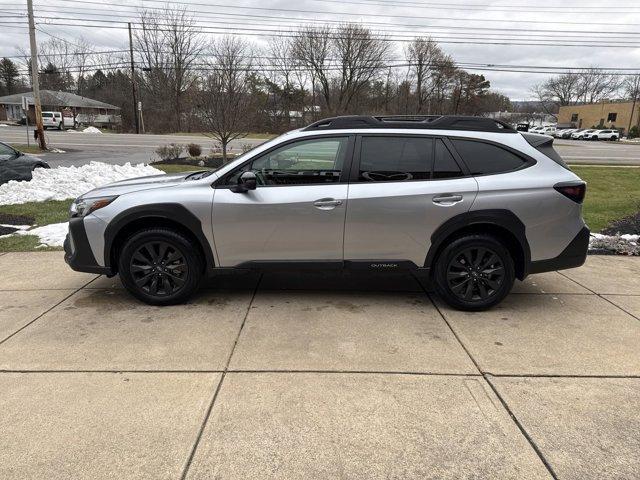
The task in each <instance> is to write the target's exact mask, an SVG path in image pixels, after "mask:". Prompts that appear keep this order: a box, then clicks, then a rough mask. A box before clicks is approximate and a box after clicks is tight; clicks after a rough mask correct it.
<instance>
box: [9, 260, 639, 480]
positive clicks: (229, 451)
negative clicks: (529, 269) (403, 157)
mask: <svg viewBox="0 0 640 480" xmlns="http://www.w3.org/2000/svg"><path fill="white" fill-rule="evenodd" d="M0 271H1V272H2V275H1V276H0V392H2V393H1V394H0V412H2V414H0V443H1V444H2V445H3V447H2V448H0V478H21V479H22V478H74V479H78V478H87V479H100V478H114V479H129V478H153V479H160V478H167V479H180V478H188V479H213V478H216V479H217V478H220V479H253V478H255V479H262V478H280V479H287V480H288V479H298V478H299V479H303V478H304V479H313V478H317V479H329V478H349V479H377V478H380V479H387V478H398V479H407V478H416V479H425V478H434V479H435V478H438V479H441V478H451V479H459V478H499V479H505V478H513V479H528V478H532V479H533V478H553V476H555V477H556V478H562V479H591V478H592V479H604V478H637V475H638V472H640V457H639V456H638V451H639V450H640V413H638V405H640V347H639V346H640V258H626V257H609V256H606V257H598V256H596V257H589V259H588V262H587V264H586V265H585V266H584V267H581V268H579V269H575V270H569V271H564V272H562V273H559V272H552V273H548V274H541V275H536V276H532V277H529V278H528V279H527V280H526V281H525V282H518V285H516V287H515V288H514V293H513V294H512V295H510V296H509V297H508V298H507V299H506V300H505V302H504V303H503V304H501V305H500V306H499V307H498V308H496V309H494V310H492V311H489V312H483V313H464V312H458V311H454V310H451V309H450V308H448V307H446V306H444V305H443V304H441V303H440V302H439V301H438V299H437V298H436V297H435V296H433V295H432V294H431V293H429V292H427V291H426V290H425V289H424V286H423V285H422V284H421V283H420V282H419V281H418V280H416V279H415V278H413V277H411V276H382V275H380V276H373V277H360V276H355V275H333V274H332V275H330V276H329V275H322V274H306V275H289V276H286V275H275V274H271V275H264V276H258V275H253V274H238V275H224V276H219V277H216V278H215V279H212V280H211V281H210V282H208V284H207V285H206V288H204V289H202V291H201V292H200V294H199V295H197V296H196V298H194V300H193V301H192V302H191V303H189V304H188V305H183V306H176V307H165V308H157V307H150V306H146V305H144V304H141V303H139V302H137V301H135V300H133V299H132V298H131V297H130V296H128V295H127V294H126V293H125V292H124V291H123V290H122V288H121V286H120V285H119V282H118V280H117V278H114V279H107V278H105V277H96V276H95V275H89V274H80V273H75V272H72V271H71V270H70V269H68V267H67V266H66V265H65V264H64V262H63V260H62V253H61V252H37V253H7V254H0Z"/></svg>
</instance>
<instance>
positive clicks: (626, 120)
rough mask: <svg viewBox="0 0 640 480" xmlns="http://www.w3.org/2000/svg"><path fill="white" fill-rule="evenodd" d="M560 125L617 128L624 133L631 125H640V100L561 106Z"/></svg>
mask: <svg viewBox="0 0 640 480" xmlns="http://www.w3.org/2000/svg"><path fill="white" fill-rule="evenodd" d="M558 125H566V126H572V127H575V128H591V127H602V128H617V129H618V130H621V131H622V132H623V133H626V132H627V130H628V129H629V125H631V126H634V125H640V102H636V104H635V107H634V104H633V102H601V103H591V104H585V105H568V106H565V107H560V112H559V113H558Z"/></svg>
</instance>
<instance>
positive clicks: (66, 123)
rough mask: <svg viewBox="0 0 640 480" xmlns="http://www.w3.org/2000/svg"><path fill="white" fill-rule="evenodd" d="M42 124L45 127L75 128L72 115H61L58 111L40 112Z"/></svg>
mask: <svg viewBox="0 0 640 480" xmlns="http://www.w3.org/2000/svg"><path fill="white" fill-rule="evenodd" d="M42 126H43V127H44V129H45V130H46V129H47V128H57V129H58V130H62V129H64V128H75V126H76V122H75V119H74V118H73V117H68V116H64V115H62V113H60V112H42Z"/></svg>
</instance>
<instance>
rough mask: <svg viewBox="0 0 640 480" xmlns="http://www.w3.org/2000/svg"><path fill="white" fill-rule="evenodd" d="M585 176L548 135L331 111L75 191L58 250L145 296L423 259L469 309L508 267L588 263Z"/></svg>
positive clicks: (503, 290) (169, 300) (521, 269)
mask: <svg viewBox="0 0 640 480" xmlns="http://www.w3.org/2000/svg"><path fill="white" fill-rule="evenodd" d="M585 189H586V187H585V183H584V182H583V181H582V180H581V179H580V178H579V177H578V176H577V175H576V174H575V173H573V172H572V171H571V170H570V169H569V168H568V167H567V165H566V164H565V163H564V162H563V160H562V159H561V158H560V156H559V155H558V154H557V152H556V151H555V150H554V149H553V138H551V137H548V136H546V135H534V134H529V133H520V132H518V131H516V130H515V129H514V128H513V127H511V126H509V125H508V124H506V123H503V122H500V121H496V120H493V119H489V118H476V117H460V116H441V117H435V118H434V117H424V118H422V117H411V120H409V119H407V118H405V117H367V116H359V117H358V116H356V117H336V118H330V119H326V120H321V121H319V122H316V123H313V124H311V125H309V126H308V127H306V128H303V129H300V130H296V131H293V132H290V133H288V134H285V135H282V136H280V137H277V138H275V139H273V140H271V141H268V142H266V143H264V144H262V145H260V146H259V147H257V148H255V149H253V150H252V151H250V152H247V153H246V154H244V155H243V156H241V157H239V158H237V159H235V160H234V161H232V162H231V163H229V164H227V165H225V166H223V167H221V168H220V169H219V170H217V171H215V172H212V171H207V172H195V173H193V172H192V173H184V174H175V175H159V176H153V177H146V178H137V179H132V180H125V181H120V182H116V183H112V184H111V185H108V186H105V187H101V188H98V189H95V190H92V191H90V192H87V193H86V194H84V195H82V196H81V197H79V198H77V199H76V200H75V201H74V202H73V204H72V206H71V210H70V217H71V218H70V221H69V235H68V237H67V240H66V241H65V252H66V253H65V258H66V261H67V262H68V263H69V265H70V266H71V268H73V269H75V270H78V271H83V272H93V273H101V274H106V275H110V276H111V275H115V274H119V275H120V278H121V280H122V283H123V285H124V286H125V287H126V288H127V290H128V291H129V292H130V293H132V294H133V295H134V296H136V297H137V298H139V299H140V300H142V301H144V302H147V303H149V304H152V305H167V304H174V303H177V302H182V301H185V300H186V299H187V298H188V297H189V296H190V295H191V294H192V293H193V292H194V291H195V290H196V288H197V287H198V284H199V283H200V281H201V279H202V277H203V276H205V275H207V274H213V273H215V272H216V271H218V270H225V269H227V270H228V269H257V270H273V269H285V270H286V269H289V270H290V269H296V270H298V269H303V268H319V269H321V270H331V269H341V268H353V269H364V270H365V271H394V270H408V271H411V270H416V269H419V270H423V271H428V272H429V274H430V275H431V278H432V280H433V283H434V285H435V287H436V289H437V291H438V293H439V294H440V296H441V297H442V298H443V299H444V301H446V302H447V303H449V304H450V305H452V306H454V307H456V308H460V309H463V310H482V309H486V308H489V307H491V306H493V305H496V304H497V303H499V302H500V301H502V299H503V298H504V297H505V296H506V295H507V294H508V293H509V291H510V290H511V287H512V285H513V283H514V279H515V278H519V279H523V278H525V277H526V276H527V275H529V274H532V273H538V272H545V271H551V270H557V269H563V268H573V267H577V266H579V265H582V263H583V262H584V261H585V258H586V253H587V247H588V243H589V230H588V228H587V227H586V226H585V224H584V221H583V220H582V216H581V211H582V205H581V204H582V201H583V198H584V195H585Z"/></svg>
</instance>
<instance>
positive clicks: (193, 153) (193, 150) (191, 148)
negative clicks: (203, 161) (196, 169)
mask: <svg viewBox="0 0 640 480" xmlns="http://www.w3.org/2000/svg"><path fill="white" fill-rule="evenodd" d="M187 152H189V156H190V157H199V156H200V155H202V147H201V146H200V145H198V144H197V143H190V144H189V145H187Z"/></svg>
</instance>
